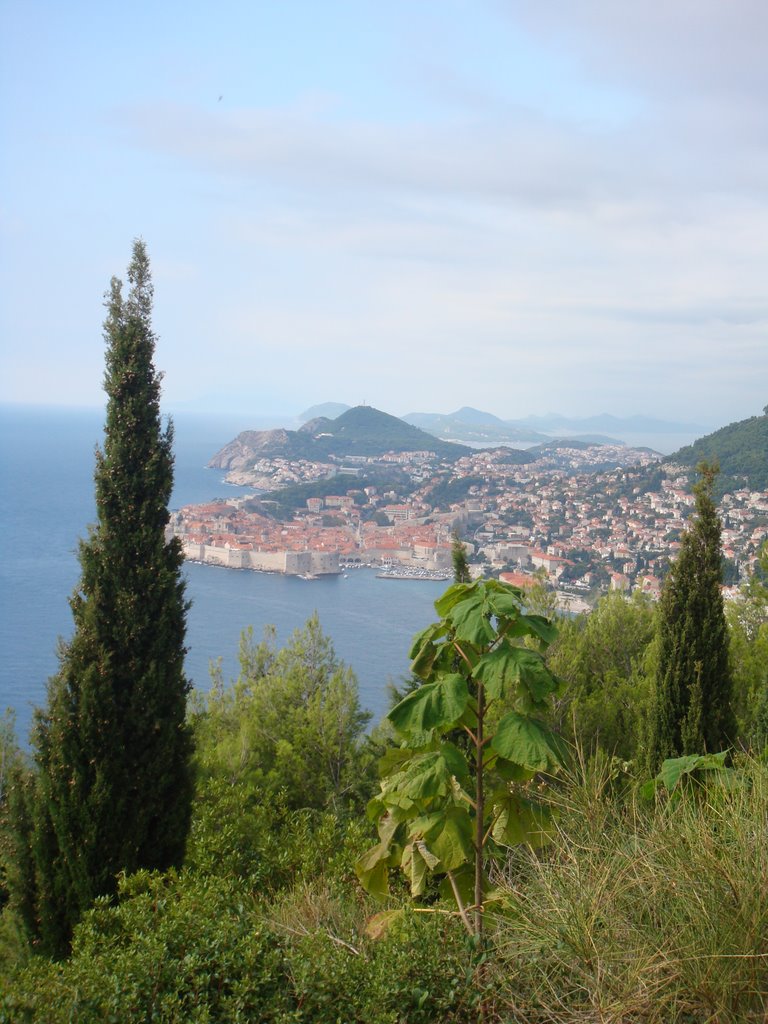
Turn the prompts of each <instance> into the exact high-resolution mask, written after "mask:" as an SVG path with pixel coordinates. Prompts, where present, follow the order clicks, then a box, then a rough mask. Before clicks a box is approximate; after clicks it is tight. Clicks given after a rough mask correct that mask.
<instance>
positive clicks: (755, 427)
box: [665, 406, 768, 491]
mask: <svg viewBox="0 0 768 1024" xmlns="http://www.w3.org/2000/svg"><path fill="white" fill-rule="evenodd" d="M766 408H768V406H767V407H766ZM713 459H717V460H718V461H719V463H720V471H721V474H722V477H721V480H720V488H721V489H725V490H727V489H728V487H729V486H734V485H735V486H744V484H746V485H747V486H748V487H749V488H750V489H752V490H756V491H764V490H766V489H768V414H766V413H765V412H764V413H763V415H762V416H750V417H749V419H746V420H739V421H738V422H737V423H730V424H729V425H728V426H727V427H722V428H721V429H720V430H716V431H715V432H714V433H713V434H707V436H706V437H702V438H699V440H698V441H695V442H694V443H693V444H691V445H688V446H687V447H685V448H681V449H680V450H679V451H677V452H675V453H674V454H672V455H670V456H669V457H668V458H667V459H666V460H665V461H666V462H671V463H675V464H678V465H683V466H692V467H695V466H697V465H698V463H699V462H701V461H702V460H706V461H708V462H711V461H712V460H713Z"/></svg>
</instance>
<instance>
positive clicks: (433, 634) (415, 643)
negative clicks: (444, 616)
mask: <svg viewBox="0 0 768 1024" xmlns="http://www.w3.org/2000/svg"><path fill="white" fill-rule="evenodd" d="M447 632H448V627H447V625H446V624H445V623H444V622H433V623H432V624H431V625H430V626H427V628H426V629H422V630H420V631H419V632H418V633H417V634H416V635H415V636H414V638H413V640H412V641H411V647H410V650H409V651H408V657H409V658H415V657H416V655H417V654H418V653H419V651H420V650H421V649H422V647H423V646H424V645H425V644H427V643H429V644H433V643H434V642H435V641H436V640H439V639H440V638H441V637H443V636H445V635H446V633H447Z"/></svg>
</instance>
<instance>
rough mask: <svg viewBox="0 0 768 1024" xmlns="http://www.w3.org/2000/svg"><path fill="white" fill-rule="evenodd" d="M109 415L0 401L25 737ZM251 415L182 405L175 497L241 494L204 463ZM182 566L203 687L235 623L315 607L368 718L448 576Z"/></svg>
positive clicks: (14, 654)
mask: <svg viewBox="0 0 768 1024" xmlns="http://www.w3.org/2000/svg"><path fill="white" fill-rule="evenodd" d="M103 418H104V417H103V412H102V411H100V410H71V409H62V408H42V407H21V406H18V407H17V406H2V407H0V529H2V539H3V544H2V549H1V550H2V556H0V650H2V658H0V711H2V710H3V709H4V708H6V707H10V708H12V709H14V710H15V713H16V718H17V727H18V733H19V736H20V738H21V739H22V741H23V740H24V738H25V737H26V735H27V732H28V729H29V726H30V723H31V720H32V710H33V707H34V706H36V705H38V706H39V705H41V704H43V703H44V701H45V688H46V682H47V679H48V678H49V677H50V676H51V675H52V674H53V673H54V672H55V671H56V667H57V657H56V649H57V640H58V638H59V637H64V638H68V637H69V636H71V632H72V617H71V613H70V609H69V604H68V598H69V595H70V594H71V593H72V591H73V589H74V587H75V585H76V583H77V580H78V576H79V565H78V562H77V546H78V539H79V538H85V537H86V536H87V529H88V524H89V523H92V522H93V521H94V519H95V505H94V497H93V468H94V447H95V445H96V444H97V443H99V442H100V441H101V438H102V423H103ZM254 425H256V420H255V419H254V421H252V422H247V421H243V420H242V418H235V417H203V416H194V415H191V414H188V413H179V414H176V415H175V416H174V426H175V442H174V451H175V460H176V467H175V486H174V492H173V497H172V500H171V507H172V508H178V507H180V506H181V505H185V504H190V503H194V502H202V501H207V500H210V499H211V498H214V497H220V496H226V495H232V494H236V493H243V491H242V489H240V488H232V487H230V486H229V485H227V484H226V483H225V482H224V480H223V474H222V473H220V472H217V471H214V470H209V469H206V468H205V465H206V462H207V461H208V460H209V459H210V457H211V455H212V454H213V453H214V452H216V451H217V450H218V449H219V448H221V447H222V446H223V445H224V444H225V443H226V442H227V441H229V440H231V439H232V437H234V436H235V435H236V434H237V433H238V432H239V431H241V430H245V429H248V428H250V427H252V426H254ZM184 572H185V576H186V579H187V592H188V596H189V597H190V599H191V600H192V608H191V610H190V613H189V617H188V631H187V647H188V653H187V659H186V670H187V674H188V676H189V678H190V679H191V681H192V683H193V685H194V686H196V687H198V688H200V689H207V687H208V686H209V667H210V664H211V662H216V661H217V660H218V659H221V666H222V671H223V673H224V677H225V679H227V680H228V679H230V678H233V677H234V676H235V675H236V674H237V648H238V642H239V638H240V634H241V632H242V630H243V629H245V628H247V627H248V626H252V627H253V630H254V635H255V637H256V639H259V638H260V637H261V634H262V631H263V629H264V627H265V626H266V625H274V626H275V628H276V631H277V639H278V642H279V643H283V642H285V640H286V639H287V638H288V637H289V636H290V634H291V632H292V631H293V630H294V629H298V628H300V627H301V626H303V625H304V623H305V622H306V620H307V619H308V618H309V617H310V616H311V615H312V614H313V612H315V611H317V613H318V615H319V618H320V623H321V625H322V627H323V630H324V631H325V632H326V633H327V634H328V635H329V636H330V637H331V638H332V640H333V643H334V646H335V649H336V653H337V654H338V656H339V657H340V658H341V659H342V660H343V661H345V662H346V663H347V664H348V665H350V666H351V667H352V668H353V669H354V670H355V673H356V674H357V677H358V680H359V684H360V695H361V700H362V703H363V704H364V706H365V707H367V708H368V709H369V710H371V711H372V712H373V715H374V719H375V720H377V719H378V718H380V717H381V716H382V714H383V713H384V712H385V711H386V702H387V683H388V682H389V681H390V680H395V681H397V680H398V679H400V678H401V677H402V676H403V675H405V674H407V671H408V658H407V652H408V647H409V644H410V640H411V637H412V636H413V634H414V633H415V632H416V631H417V630H418V629H421V628H423V627H424V626H426V625H427V624H428V623H429V622H431V621H432V620H433V619H434V616H435V612H434V608H433V602H434V601H435V599H436V598H437V597H438V596H439V595H440V594H441V593H442V592H443V590H444V589H445V586H446V584H445V583H439V582H433V581H420V582H410V581H396V580H379V579H376V576H375V573H373V572H372V571H370V570H365V569H356V570H352V571H350V572H349V573H348V574H347V575H346V576H337V577H328V578H325V579H323V578H321V579H317V580H300V579H297V578H294V577H283V576H279V575H268V574H263V573H255V572H248V571H238V570H233V569H223V568H218V567H216V566H207V565H195V564H189V563H188V564H187V565H186V566H185V569H184Z"/></svg>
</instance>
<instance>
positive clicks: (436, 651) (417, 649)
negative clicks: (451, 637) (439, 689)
mask: <svg viewBox="0 0 768 1024" xmlns="http://www.w3.org/2000/svg"><path fill="white" fill-rule="evenodd" d="M447 632H448V626H447V624H446V623H444V622H435V623H433V624H432V625H431V626H428V627H427V628H426V629H423V630H422V631H421V632H420V633H417V634H416V636H415V637H414V639H413V643H412V644H411V649H410V652H409V657H410V658H411V671H412V672H413V673H414V674H415V675H417V676H418V677H419V678H420V679H428V678H429V676H430V675H431V674H432V672H433V671H434V668H435V664H436V663H437V662H439V661H440V659H441V656H442V655H443V652H444V647H445V645H444V644H439V643H438V642H437V641H438V640H439V639H440V638H441V637H444V636H445V635H446V633H447Z"/></svg>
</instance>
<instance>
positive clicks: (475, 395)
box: [0, 0, 768, 428]
mask: <svg viewBox="0 0 768 1024" xmlns="http://www.w3.org/2000/svg"><path fill="white" fill-rule="evenodd" d="M766 34H768V7H766V6H765V5H764V4H762V3H759V2H758V0H734V3H732V4H727V5H725V4H720V3H716V2H714V0H705V2H702V3H697V4H696V5H690V4H671V5H670V4H668V3H662V2H661V0H650V2H649V3H647V4H644V5H642V6H641V7H639V6H632V5H626V4H624V5H622V4H619V5H617V4H609V3H606V2H604V0H584V2H582V3H579V4H568V3H564V2H562V0H556V2H554V3H551V4H546V5H542V4H533V3H530V2H529V0H478V2H477V3H475V4H471V5H469V4H463V3H459V2H455V0H446V2H441V3H437V2H436V0H425V2H424V3H421V4H418V5H416V4H411V3H407V2H404V0H392V3H390V4H386V5H382V4H378V3H372V2H370V0H361V2H360V3H358V4H355V5H349V4H346V3H340V2H337V0H329V2H328V3H325V4H315V3H312V2H310V0H291V2H290V3H287V4H263V3H258V2H257V3H255V4H254V3H245V2H244V0H223V2H222V3H219V4H217V5H216V6H215V7H214V6H213V5H207V4H195V5H191V6H190V5H188V4H181V3H180V0H169V2H168V3H167V4H163V5H161V6H160V7H158V6H157V5H155V4H149V3H148V2H146V0H138V2H137V3H136V4H134V5H133V7H132V8H131V11H130V16H125V12H124V11H122V10H120V9H118V8H116V7H110V5H103V4H96V3H94V2H93V0H73V2H72V3H71V4H68V5H66V6H62V5H57V4H52V3H50V0H29V2H28V3H25V4H6V5H5V6H4V7H3V9H2V11H0V104H1V109H0V114H1V116H0V145H2V148H3V153H4V160H3V161H2V163H1V164H0V196H2V200H0V300H1V301H0V336H2V337H3V339H4V345H3V348H2V353H0V400H2V401H21V402H23V403H28V402H39V403H43V404H45V403H57V402H58V403H61V402H65V403H66V404H72V405H90V406H93V407H99V406H100V404H101V397H100V389H101V380H102V374H103V341H102V336H101V321H102V319H103V312H104V311H103V309H102V305H101V303H102V296H103V294H104V292H105V290H106V289H107V288H108V286H109V281H110V278H111V277H112V276H113V275H115V276H118V277H123V276H124V274H125V270H126V267H127V264H128V261H129V259H130V249H131V241H132V239H133V238H134V237H137V236H141V237H143V238H144V240H145V241H146V244H147V248H148V251H149V255H150V259H151V262H152V271H153V276H154V282H155V317H154V324H155V328H156V330H157V333H158V337H159V340H158V347H157V358H156V361H157V366H158V368H159V369H160V370H162V371H163V372H164V374H165V380H164V389H165V401H166V404H167V406H168V407H169V408H197V409H198V410H200V411H201V412H203V411H206V410H207V411H208V412H211V413H213V412H214V411H218V409H219V408H220V409H221V410H223V411H224V412H229V411H231V410H233V409H239V408H242V409H244V410H246V411H248V410H253V409H258V410H259V411H260V414H261V415H263V416H270V415H281V416H282V415H287V414H289V413H290V412H293V411H299V410H302V409H304V408H306V407H308V406H311V405H313V404H315V403H317V402H319V401H324V400H327V399H326V397H325V396H330V397H332V398H337V397H339V398H340V399H341V400H343V401H345V402H346V403H347V404H349V405H357V404H360V403H362V402H365V403H367V404H370V405H374V406H375V407H377V408H381V409H384V410H386V411H391V412H393V413H395V414H398V415H403V414H406V413H408V412H413V411H451V410H455V409H457V408H459V407H460V406H461V405H464V404H469V405H473V406H476V407H478V408H481V409H484V410H488V411H490V412H493V413H494V414H495V415H497V416H499V417H500V418H502V419H509V418H522V417H525V416H527V415H529V414H532V413H544V412H546V411H548V410H551V409H555V410H558V411H560V412H562V413H563V414H567V415H589V414H592V413H602V412H606V413H609V414H613V415H617V416H623V415H624V414H625V413H626V414H630V415H631V414H633V413H635V412H642V413H644V414H646V415H649V416H653V417H656V418H659V419H665V420H670V419H671V420H682V421H689V422H694V423H702V424H703V425H705V426H706V427H707V428H710V427H714V426H717V425H724V424H726V423H729V422H733V421H735V420H738V419H741V418H743V417H744V416H747V415H751V414H756V413H757V412H759V411H760V410H761V409H762V407H763V406H764V405H765V403H766V401H767V400H768V357H766V332H767V330H768V300H766V297H765V280H766V277H767V276H768V252H767V251H766V247H765V238H766V236H767V235H768V136H766V133H765V131H764V125H765V109H766V105H768V61H766V60H765V59H764V53H763V50H764V40H765V38H766ZM217 407H218V408H217Z"/></svg>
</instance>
